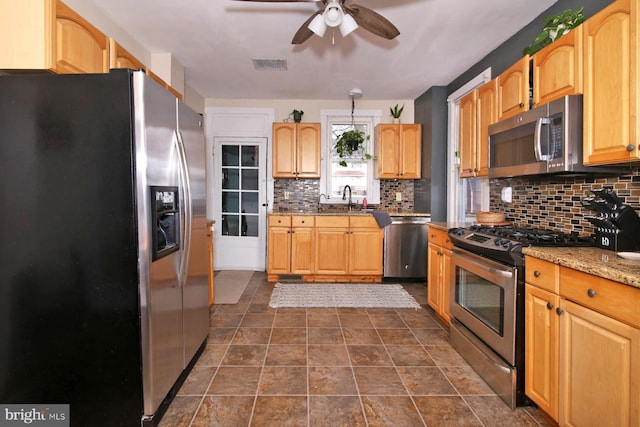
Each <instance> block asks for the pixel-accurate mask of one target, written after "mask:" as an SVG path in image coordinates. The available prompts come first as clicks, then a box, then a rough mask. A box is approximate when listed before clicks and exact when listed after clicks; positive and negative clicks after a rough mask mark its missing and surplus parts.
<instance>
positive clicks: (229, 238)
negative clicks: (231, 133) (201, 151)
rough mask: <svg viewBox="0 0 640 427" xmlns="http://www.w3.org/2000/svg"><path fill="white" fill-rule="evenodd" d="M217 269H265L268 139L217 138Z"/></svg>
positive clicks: (215, 258)
mask: <svg viewBox="0 0 640 427" xmlns="http://www.w3.org/2000/svg"><path fill="white" fill-rule="evenodd" d="M213 157H214V162H213V164H214V169H215V175H216V177H215V182H216V183H218V185H216V186H215V188H214V192H213V197H214V200H215V220H216V225H215V227H214V230H215V240H214V245H215V250H214V265H215V269H216V270H257V271H263V270H265V259H266V257H265V250H266V243H267V242H266V240H267V239H266V213H267V203H268V202H267V190H266V188H267V179H266V177H267V168H266V164H267V162H266V160H267V139H266V138H223V137H219V138H215V139H214V150H213Z"/></svg>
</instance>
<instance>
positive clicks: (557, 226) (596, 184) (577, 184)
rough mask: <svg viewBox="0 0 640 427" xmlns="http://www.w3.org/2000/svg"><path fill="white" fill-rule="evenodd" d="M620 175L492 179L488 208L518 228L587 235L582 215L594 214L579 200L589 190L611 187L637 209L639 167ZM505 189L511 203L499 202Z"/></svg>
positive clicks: (588, 229)
mask: <svg viewBox="0 0 640 427" xmlns="http://www.w3.org/2000/svg"><path fill="white" fill-rule="evenodd" d="M630 170H631V172H629V173H627V174H625V175H621V176H594V175H583V176H562V175H553V176H539V177H538V176H533V177H519V178H508V179H494V180H492V181H491V182H490V208H491V210H492V211H501V212H505V216H506V219H507V220H509V221H513V222H514V223H515V224H516V225H519V226H532V227H540V228H549V229H552V230H557V231H563V232H575V233H578V234H581V235H590V234H592V233H593V232H594V230H593V226H592V224H591V223H590V222H588V221H587V220H585V219H584V215H596V213H595V212H593V211H590V210H588V209H586V208H584V207H583V206H582V204H581V203H580V200H581V199H582V198H583V197H585V196H587V195H589V190H598V189H601V188H603V187H610V188H612V189H613V190H614V191H615V192H616V193H617V194H618V196H620V198H621V199H622V200H623V201H624V202H625V204H628V205H631V206H632V207H634V208H640V168H638V167H635V168H633V169H630ZM504 187H511V188H512V193H513V196H512V197H513V198H512V203H505V202H502V201H501V192H502V189H503V188H504Z"/></svg>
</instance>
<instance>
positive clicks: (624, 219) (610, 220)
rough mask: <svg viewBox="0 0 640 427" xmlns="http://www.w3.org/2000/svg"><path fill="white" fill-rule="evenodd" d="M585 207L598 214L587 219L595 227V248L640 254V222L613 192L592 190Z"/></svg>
mask: <svg viewBox="0 0 640 427" xmlns="http://www.w3.org/2000/svg"><path fill="white" fill-rule="evenodd" d="M591 193H593V196H588V197H584V198H583V199H582V206H584V207H586V208H587V209H589V210H592V211H594V212H597V213H598V214H597V215H585V216H584V219H586V220H587V221H589V222H590V223H592V224H593V225H594V226H595V235H596V246H598V247H600V248H602V249H609V250H613V251H618V252H621V251H637V250H640V218H639V217H638V215H637V214H636V212H635V210H634V208H632V207H631V206H629V205H626V204H624V202H623V201H622V199H620V198H619V197H618V195H617V194H616V192H615V191H613V190H612V189H611V188H602V189H600V190H591Z"/></svg>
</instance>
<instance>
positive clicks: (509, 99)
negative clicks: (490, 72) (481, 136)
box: [498, 55, 529, 120]
mask: <svg viewBox="0 0 640 427" xmlns="http://www.w3.org/2000/svg"><path fill="white" fill-rule="evenodd" d="M528 109H529V55H525V56H524V57H523V58H522V59H520V60H519V61H518V62H516V63H515V64H513V65H512V66H511V67H509V68H508V69H507V70H506V71H504V72H503V73H502V74H500V75H499V76H498V119H499V120H503V119H506V118H508V117H513V116H515V115H518V114H520V113H522V112H523V111H527V110H528Z"/></svg>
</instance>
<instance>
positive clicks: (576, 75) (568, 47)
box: [532, 26, 583, 106]
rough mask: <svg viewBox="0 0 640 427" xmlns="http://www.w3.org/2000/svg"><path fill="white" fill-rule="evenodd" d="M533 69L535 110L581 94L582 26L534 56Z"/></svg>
mask: <svg viewBox="0 0 640 427" xmlns="http://www.w3.org/2000/svg"><path fill="white" fill-rule="evenodd" d="M532 66H533V103H534V105H535V106H538V105H542V104H546V103H547V102H549V101H553V100H554V99H558V98H560V97H562V96H565V95H574V94H579V93H582V74H583V66H582V26H578V27H577V28H574V29H573V30H571V31H570V32H569V33H568V34H565V35H564V36H562V37H560V38H559V39H558V40H556V41H554V42H553V43H551V44H550V45H548V46H546V47H545V48H543V49H541V50H540V51H538V52H536V53H535V55H533V58H532Z"/></svg>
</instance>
